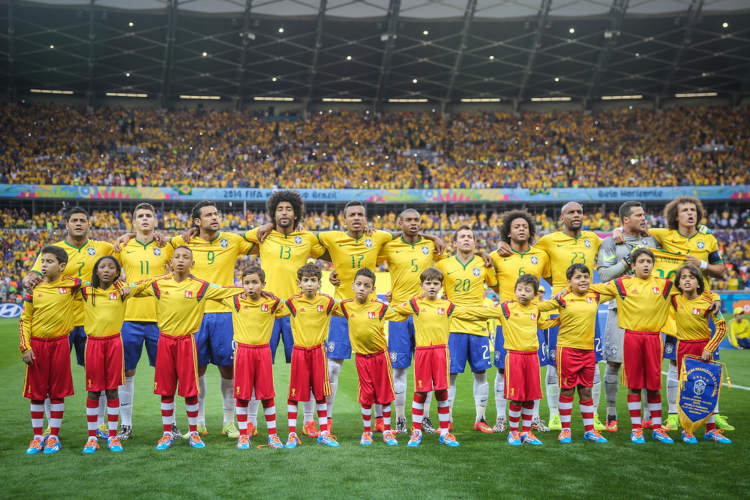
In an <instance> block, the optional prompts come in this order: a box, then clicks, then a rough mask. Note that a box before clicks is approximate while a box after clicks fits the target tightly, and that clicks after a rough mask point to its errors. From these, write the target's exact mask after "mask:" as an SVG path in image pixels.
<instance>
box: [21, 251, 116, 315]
mask: <svg viewBox="0 0 750 500" xmlns="http://www.w3.org/2000/svg"><path fill="white" fill-rule="evenodd" d="M54 246H56V247H60V248H62V249H63V250H65V253H67V254H68V263H67V264H66V265H65V269H63V271H62V273H61V275H60V276H61V277H62V278H79V279H81V280H84V281H89V280H91V277H92V275H93V273H94V264H96V261H98V260H99V259H101V258H102V257H105V256H107V255H112V254H113V253H114V247H113V246H112V244H111V243H108V242H106V241H98V240H86V243H84V244H83V245H81V246H80V247H77V246H74V245H71V244H70V243H68V242H67V241H65V240H63V241H58V242H57V243H54ZM31 272H32V273H37V274H42V262H41V254H40V255H39V256H38V257H37V258H36V261H35V262H34V266H33V267H32V268H31ZM73 326H83V299H82V298H81V297H80V295H76V299H75V306H74V308H73Z"/></svg>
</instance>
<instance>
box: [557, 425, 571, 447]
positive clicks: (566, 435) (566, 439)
mask: <svg viewBox="0 0 750 500" xmlns="http://www.w3.org/2000/svg"><path fill="white" fill-rule="evenodd" d="M557 441H558V442H559V443H560V444H570V443H572V442H573V440H572V439H571V438H570V429H563V430H562V431H560V435H559V436H557Z"/></svg>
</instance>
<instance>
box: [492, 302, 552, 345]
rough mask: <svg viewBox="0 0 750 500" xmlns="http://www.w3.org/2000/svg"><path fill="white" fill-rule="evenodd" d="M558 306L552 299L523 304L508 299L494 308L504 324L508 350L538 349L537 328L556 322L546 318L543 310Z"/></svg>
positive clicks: (550, 309)
mask: <svg viewBox="0 0 750 500" xmlns="http://www.w3.org/2000/svg"><path fill="white" fill-rule="evenodd" d="M556 308H557V305H556V304H553V303H552V301H545V302H530V303H529V304H527V305H523V304H521V303H520V302H517V301H506V302H503V303H501V304H500V305H499V306H497V307H495V308H492V310H493V311H495V313H496V315H495V317H497V318H498V319H500V324H501V325H502V326H503V338H504V340H505V344H504V347H505V349H506V350H508V351H534V352H535V351H537V350H538V349H539V337H537V330H539V329H544V328H548V327H549V326H550V325H553V324H556V323H557V321H556V320H550V319H545V318H544V317H543V316H546V315H542V313H543V312H548V311H554V310H555V309H556Z"/></svg>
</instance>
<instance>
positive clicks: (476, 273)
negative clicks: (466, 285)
mask: <svg viewBox="0 0 750 500" xmlns="http://www.w3.org/2000/svg"><path fill="white" fill-rule="evenodd" d="M473 272H474V276H476V277H477V278H478V277H479V275H480V274H481V272H482V271H481V270H480V269H479V268H478V267H475V268H474V270H473Z"/></svg>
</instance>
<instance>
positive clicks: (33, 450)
mask: <svg viewBox="0 0 750 500" xmlns="http://www.w3.org/2000/svg"><path fill="white" fill-rule="evenodd" d="M42 442H43V440H42V439H39V438H34V439H32V440H31V442H30V443H29V447H28V448H26V454H27V455H36V454H37V453H41V452H42Z"/></svg>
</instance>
